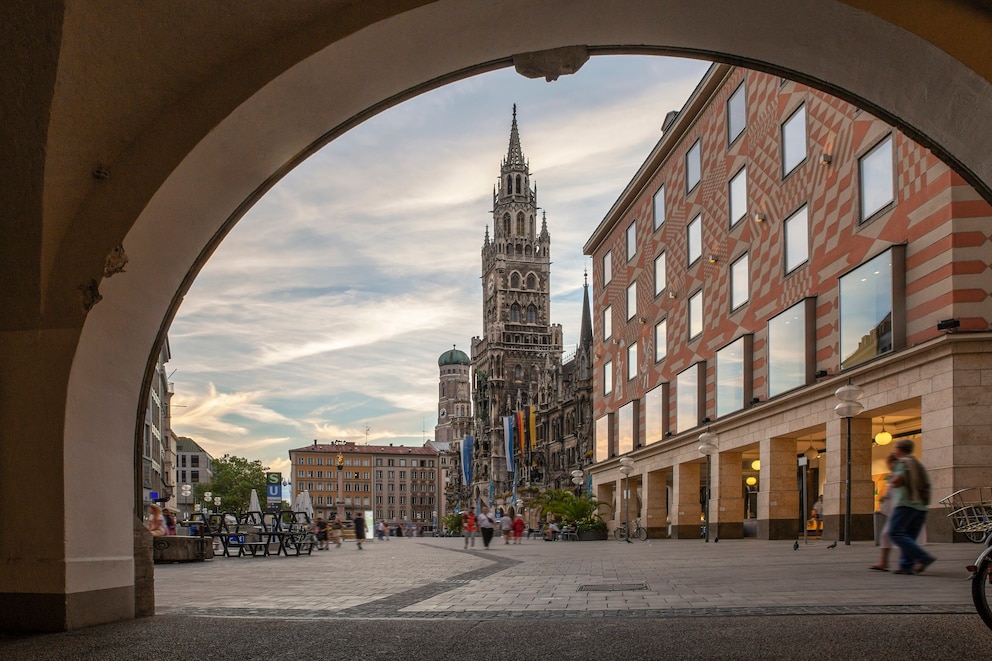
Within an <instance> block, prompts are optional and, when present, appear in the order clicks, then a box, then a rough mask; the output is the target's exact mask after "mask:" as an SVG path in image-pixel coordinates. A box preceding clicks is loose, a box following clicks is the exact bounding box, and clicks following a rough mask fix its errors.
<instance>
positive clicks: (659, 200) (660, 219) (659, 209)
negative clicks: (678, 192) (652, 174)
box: [653, 184, 666, 230]
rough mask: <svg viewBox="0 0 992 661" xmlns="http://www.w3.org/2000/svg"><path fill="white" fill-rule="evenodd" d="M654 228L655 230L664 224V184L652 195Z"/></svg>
mask: <svg viewBox="0 0 992 661" xmlns="http://www.w3.org/2000/svg"><path fill="white" fill-rule="evenodd" d="M653 202H654V228H655V230H657V229H658V228H659V227H661V226H662V225H664V224H665V218H666V212H665V184H662V185H661V186H659V187H658V191H657V192H656V193H655V194H654V200H653Z"/></svg>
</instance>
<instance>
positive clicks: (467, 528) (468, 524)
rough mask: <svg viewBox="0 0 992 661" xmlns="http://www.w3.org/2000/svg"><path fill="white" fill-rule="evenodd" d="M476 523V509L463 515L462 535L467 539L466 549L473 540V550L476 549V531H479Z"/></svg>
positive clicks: (469, 509) (470, 509)
mask: <svg viewBox="0 0 992 661" xmlns="http://www.w3.org/2000/svg"><path fill="white" fill-rule="evenodd" d="M478 529H479V528H478V526H477V525H476V522H475V508H474V507H470V508H468V511H467V512H464V513H462V535H463V536H464V537H465V548H468V542H469V540H472V548H475V531H476V530H478Z"/></svg>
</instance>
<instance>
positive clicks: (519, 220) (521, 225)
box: [517, 211, 524, 236]
mask: <svg viewBox="0 0 992 661" xmlns="http://www.w3.org/2000/svg"><path fill="white" fill-rule="evenodd" d="M517 235H518V236H523V235H524V212H523V211H521V212H520V213H518V214H517Z"/></svg>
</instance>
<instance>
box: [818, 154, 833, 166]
mask: <svg viewBox="0 0 992 661" xmlns="http://www.w3.org/2000/svg"><path fill="white" fill-rule="evenodd" d="M833 160H834V157H833V156H831V155H830V154H828V153H826V152H824V153H823V155H822V156H820V164H821V165H830V164H831V163H833Z"/></svg>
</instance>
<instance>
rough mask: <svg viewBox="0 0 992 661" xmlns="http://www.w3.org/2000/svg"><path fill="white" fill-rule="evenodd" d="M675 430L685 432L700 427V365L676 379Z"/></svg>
mask: <svg viewBox="0 0 992 661" xmlns="http://www.w3.org/2000/svg"><path fill="white" fill-rule="evenodd" d="M675 411H676V419H675V429H676V430H677V431H679V432H684V431H685V430H687V429H692V428H693V427H696V426H698V425H699V364H698V363H697V364H695V365H693V366H692V367H690V368H689V369H687V370H685V371H684V372H680V373H679V374H678V376H676V377H675Z"/></svg>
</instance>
